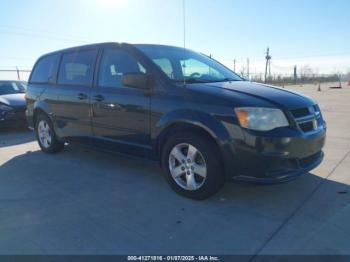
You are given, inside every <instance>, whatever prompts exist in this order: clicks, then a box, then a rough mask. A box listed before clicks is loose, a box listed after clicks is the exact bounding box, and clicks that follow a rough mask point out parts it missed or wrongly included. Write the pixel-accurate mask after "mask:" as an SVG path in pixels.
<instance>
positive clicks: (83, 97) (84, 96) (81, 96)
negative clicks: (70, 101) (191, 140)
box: [78, 93, 88, 100]
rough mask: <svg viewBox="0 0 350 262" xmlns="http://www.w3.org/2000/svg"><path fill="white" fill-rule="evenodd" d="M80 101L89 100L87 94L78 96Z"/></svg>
mask: <svg viewBox="0 0 350 262" xmlns="http://www.w3.org/2000/svg"><path fill="white" fill-rule="evenodd" d="M78 99H79V100H86V99H88V96H87V95H86V94H83V93H80V94H78Z"/></svg>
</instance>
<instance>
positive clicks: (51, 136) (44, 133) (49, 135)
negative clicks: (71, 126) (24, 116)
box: [35, 114, 64, 153]
mask: <svg viewBox="0 0 350 262" xmlns="http://www.w3.org/2000/svg"><path fill="white" fill-rule="evenodd" d="M35 134H36V137H37V140H38V143H39V146H40V148H41V150H42V151H44V152H45V153H57V152H60V151H62V149H63V147H64V143H63V142H61V141H59V140H58V139H57V137H56V134H55V131H54V129H53V125H52V122H51V120H50V118H49V117H48V116H46V115H44V114H40V115H39V116H38V117H37V118H36V123H35Z"/></svg>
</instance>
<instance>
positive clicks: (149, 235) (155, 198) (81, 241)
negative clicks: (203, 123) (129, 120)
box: [0, 86, 350, 255]
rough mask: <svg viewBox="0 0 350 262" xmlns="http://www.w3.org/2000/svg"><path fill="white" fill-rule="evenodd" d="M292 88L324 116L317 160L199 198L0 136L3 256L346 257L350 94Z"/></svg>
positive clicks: (69, 153) (144, 168)
mask: <svg viewBox="0 0 350 262" xmlns="http://www.w3.org/2000/svg"><path fill="white" fill-rule="evenodd" d="M293 90H297V91H301V92H303V93H305V94H307V95H309V96H312V97H313V98H315V99H316V100H318V101H319V103H320V106H321V108H322V110H323V113H324V116H325V118H326V120H327V123H328V140H327V145H326V148H325V154H326V157H325V160H324V162H323V164H322V165H321V166H320V167H319V168H317V169H316V170H314V171H313V172H312V173H311V174H308V175H305V176H303V177H301V178H300V179H297V180H295V181H292V182H289V183H285V184H280V185H273V186H258V185H248V184H241V183H228V184H226V185H225V187H224V189H223V190H222V191H221V192H220V193H218V194H217V195H215V196H214V197H212V198H210V199H208V200H206V201H202V202H198V201H192V200H189V199H186V198H183V197H180V196H178V195H176V194H175V193H173V192H172V191H171V189H170V188H169V187H168V185H167V184H166V182H165V180H164V179H163V177H162V171H161V170H160V169H159V167H157V166H156V165H154V164H152V163H148V162H145V161H142V160H134V159H129V158H126V157H121V156H116V155H109V154H106V153H101V152H95V151H91V150H89V149H85V148H82V147H71V146H68V147H67V148H65V150H64V151H63V152H62V153H60V154H57V155H46V154H43V153H42V152H41V151H39V147H38V145H37V143H36V142H35V141H34V136H33V134H32V133H31V132H27V131H19V132H14V131H5V132H0V254H131V253H132V254H169V253H170V254H248V255H256V254H350V245H349V240H350V223H349V221H350V186H349V185H350V174H349V173H350V171H349V170H350V132H349V129H350V103H349V102H348V101H350V88H345V89H341V90H330V89H326V88H325V89H324V91H322V92H317V88H316V86H312V87H311V86H309V87H298V86H297V87H293Z"/></svg>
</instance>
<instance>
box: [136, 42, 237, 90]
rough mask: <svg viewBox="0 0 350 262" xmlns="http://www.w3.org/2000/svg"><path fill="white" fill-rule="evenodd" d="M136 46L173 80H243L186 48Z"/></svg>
mask: <svg viewBox="0 0 350 262" xmlns="http://www.w3.org/2000/svg"><path fill="white" fill-rule="evenodd" d="M136 47H137V48H138V49H139V50H141V51H142V52H143V53H144V54H145V55H146V56H148V57H149V58H150V59H151V60H152V61H153V62H154V63H155V64H156V65H157V66H158V67H159V68H160V69H161V70H162V71H163V72H164V73H165V74H166V76H167V77H168V78H169V79H170V80H172V81H174V82H178V83H183V82H184V81H185V82H186V83H189V84H191V83H210V82H224V81H243V79H242V78H241V77H240V76H238V75H237V74H235V73H234V72H232V71H231V70H230V69H228V68H227V67H225V66H223V65H221V64H220V63H218V62H216V61H215V60H213V59H211V58H209V57H207V56H205V55H201V54H199V53H196V52H193V51H191V50H188V49H183V48H178V47H170V46H156V45H136Z"/></svg>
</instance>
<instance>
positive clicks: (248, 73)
mask: <svg viewBox="0 0 350 262" xmlns="http://www.w3.org/2000/svg"><path fill="white" fill-rule="evenodd" d="M249 75H250V72H249V58H247V77H248V80H250V78H249Z"/></svg>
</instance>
